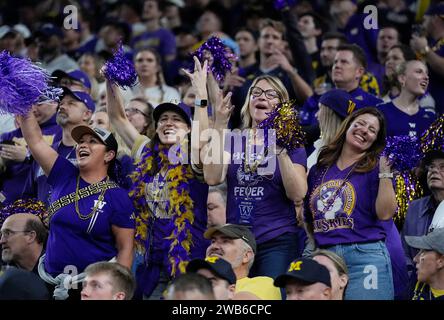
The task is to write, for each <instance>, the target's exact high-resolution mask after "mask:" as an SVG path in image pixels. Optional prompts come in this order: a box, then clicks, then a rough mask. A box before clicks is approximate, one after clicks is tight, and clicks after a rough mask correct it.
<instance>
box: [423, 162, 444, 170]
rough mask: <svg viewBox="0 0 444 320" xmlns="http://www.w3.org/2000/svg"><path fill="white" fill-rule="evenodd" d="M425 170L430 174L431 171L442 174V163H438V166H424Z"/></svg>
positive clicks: (443, 166)
mask: <svg viewBox="0 0 444 320" xmlns="http://www.w3.org/2000/svg"><path fill="white" fill-rule="evenodd" d="M425 169H426V171H427V172H430V171H432V170H438V172H444V163H440V164H438V165H436V164H429V165H426V166H425Z"/></svg>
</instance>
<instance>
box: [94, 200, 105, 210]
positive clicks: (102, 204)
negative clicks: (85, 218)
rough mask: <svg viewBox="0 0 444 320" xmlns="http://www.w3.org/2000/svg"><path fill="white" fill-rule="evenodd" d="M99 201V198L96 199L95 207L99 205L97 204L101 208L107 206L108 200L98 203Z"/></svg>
mask: <svg viewBox="0 0 444 320" xmlns="http://www.w3.org/2000/svg"><path fill="white" fill-rule="evenodd" d="M98 201H99V200H94V207H97V206H98V207H99V209H100V210H102V209H103V207H104V206H105V204H106V202H105V201H100V202H99V203H98V204H97V202H98Z"/></svg>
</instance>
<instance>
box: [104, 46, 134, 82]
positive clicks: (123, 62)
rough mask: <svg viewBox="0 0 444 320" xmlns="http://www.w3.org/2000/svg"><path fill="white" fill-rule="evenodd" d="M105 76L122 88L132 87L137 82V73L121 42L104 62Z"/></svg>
mask: <svg viewBox="0 0 444 320" xmlns="http://www.w3.org/2000/svg"><path fill="white" fill-rule="evenodd" d="M103 73H104V76H105V78H106V79H107V80H108V81H110V82H112V83H115V84H116V85H118V86H119V87H121V88H122V89H125V88H131V87H134V86H135V85H136V83H137V73H136V70H135V69H134V65H133V63H132V62H131V61H130V60H129V59H128V58H127V57H126V56H125V52H124V51H123V45H122V42H120V44H119V48H118V49H117V50H116V51H115V52H114V56H113V57H112V58H111V59H110V60H108V61H107V62H106V63H105V68H104V71H103Z"/></svg>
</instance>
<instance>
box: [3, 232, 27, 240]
mask: <svg viewBox="0 0 444 320" xmlns="http://www.w3.org/2000/svg"><path fill="white" fill-rule="evenodd" d="M20 232H23V233H29V232H32V231H30V230H9V229H6V230H2V231H0V239H5V240H8V239H9V238H10V237H12V236H13V235H15V234H17V233H20Z"/></svg>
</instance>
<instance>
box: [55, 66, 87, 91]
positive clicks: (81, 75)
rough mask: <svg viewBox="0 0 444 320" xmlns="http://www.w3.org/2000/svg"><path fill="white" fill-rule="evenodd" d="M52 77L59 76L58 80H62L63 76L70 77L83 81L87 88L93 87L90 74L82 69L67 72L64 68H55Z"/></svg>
mask: <svg viewBox="0 0 444 320" xmlns="http://www.w3.org/2000/svg"><path fill="white" fill-rule="evenodd" d="M51 77H55V78H57V80H58V81H60V80H61V79H62V78H69V79H72V80H75V81H79V82H81V83H82V84H83V85H84V86H85V87H86V88H88V89H91V82H90V81H89V78H88V76H87V75H86V73H85V72H83V71H82V70H78V69H77V70H71V71H68V72H65V71H63V70H60V69H58V70H55V71H54V72H53V73H52V74H51Z"/></svg>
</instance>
